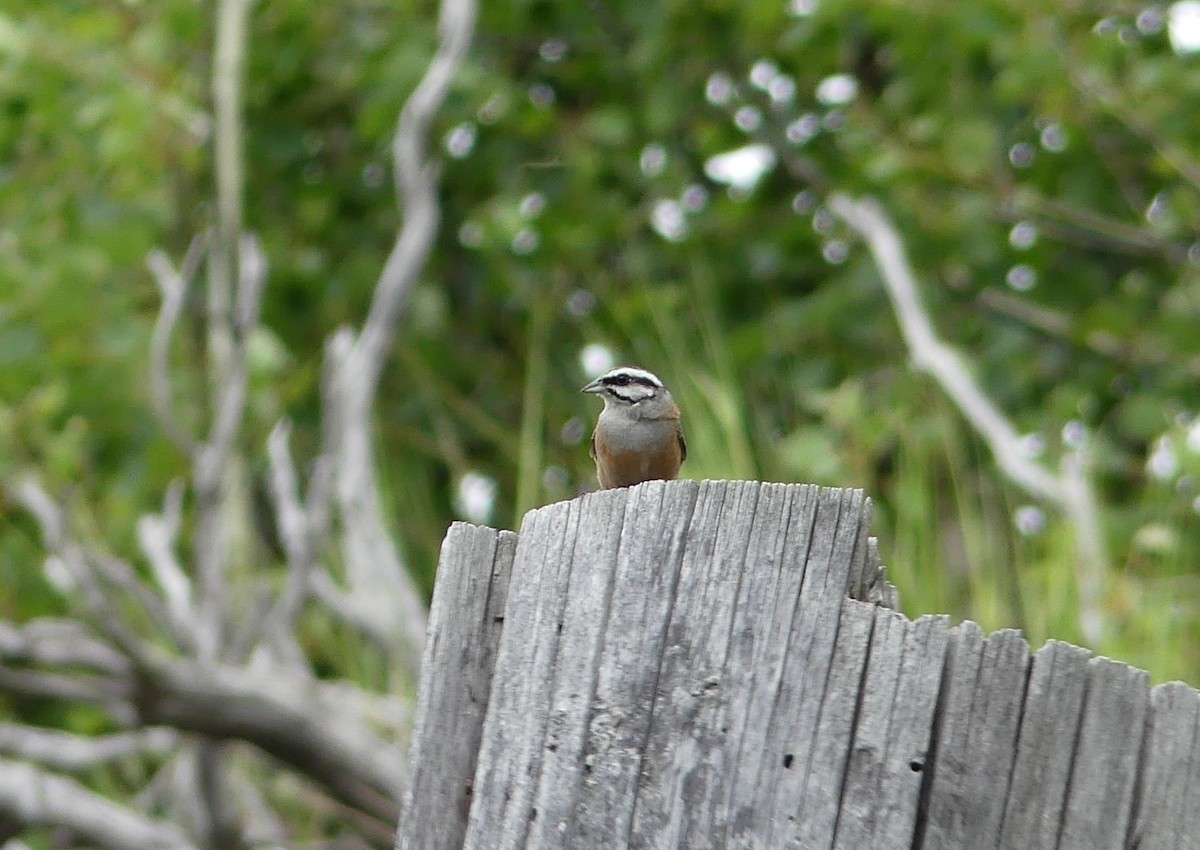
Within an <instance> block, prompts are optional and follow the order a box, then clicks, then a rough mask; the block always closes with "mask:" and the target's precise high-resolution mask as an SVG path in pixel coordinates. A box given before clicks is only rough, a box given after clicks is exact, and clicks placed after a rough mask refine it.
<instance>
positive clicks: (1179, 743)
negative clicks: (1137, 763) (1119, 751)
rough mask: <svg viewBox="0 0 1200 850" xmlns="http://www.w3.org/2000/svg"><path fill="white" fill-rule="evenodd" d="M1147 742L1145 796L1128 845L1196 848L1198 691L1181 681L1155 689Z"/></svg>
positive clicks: (1199, 814)
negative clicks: (1185, 837)
mask: <svg viewBox="0 0 1200 850" xmlns="http://www.w3.org/2000/svg"><path fill="white" fill-rule="evenodd" d="M1146 741H1147V747H1146V757H1145V763H1144V766H1143V788H1144V794H1143V795H1142V797H1141V800H1140V806H1139V808H1138V811H1137V814H1136V816H1135V820H1134V827H1133V829H1132V832H1131V834H1130V836H1129V841H1128V842H1127V846H1129V847H1137V848H1138V850H1176V848H1192V847H1200V805H1197V803H1196V792H1195V789H1197V788H1200V693H1198V692H1197V691H1196V690H1194V689H1193V688H1189V687H1188V686H1187V685H1185V684H1183V683H1182V682H1168V683H1167V684H1165V685H1159V686H1158V687H1156V688H1154V690H1152V691H1151V692H1150V719H1149V724H1148V728H1147V735H1146ZM1184 836H1188V838H1187V839H1186V840H1183V839H1184Z"/></svg>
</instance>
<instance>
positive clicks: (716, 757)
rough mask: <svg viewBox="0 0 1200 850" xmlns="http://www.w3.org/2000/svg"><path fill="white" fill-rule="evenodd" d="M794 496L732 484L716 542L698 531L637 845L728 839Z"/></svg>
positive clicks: (647, 767) (664, 680) (672, 630)
mask: <svg viewBox="0 0 1200 850" xmlns="http://www.w3.org/2000/svg"><path fill="white" fill-rule="evenodd" d="M786 502H787V492H786V490H785V489H784V488H783V487H779V486H771V485H761V486H760V485H758V484H757V483H753V484H750V485H749V486H747V483H746V482H734V483H730V485H729V486H728V488H727V491H726V494H725V499H724V504H723V507H722V511H721V514H720V517H719V522H718V525H717V526H716V529H715V537H714V538H713V540H712V542H711V548H710V546H709V545H707V544H708V541H707V540H703V539H702V540H697V538H696V536H694V535H693V536H692V537H690V538H689V545H688V548H687V551H686V552H685V554H684V559H683V567H682V569H681V571H680V576H679V587H678V590H677V592H676V604H675V606H674V608H673V609H672V611H671V622H670V625H669V626H668V628H667V643H666V647H665V651H664V654H663V659H662V668H661V671H660V674H659V683H658V689H657V695H656V698H655V713H654V716H653V718H652V719H651V724H650V731H649V735H648V736H647V739H646V748H645V758H644V761H643V764H644V769H643V774H642V782H641V784H640V786H639V788H638V793H637V801H636V806H635V809H634V818H633V825H632V831H631V833H630V846H632V847H688V848H695V850H702V848H710V847H714V846H720V843H721V832H723V829H724V823H725V822H726V821H727V820H728V817H729V815H728V811H727V808H726V805H727V802H726V798H727V794H728V785H729V784H730V782H731V781H732V779H733V771H732V763H733V760H734V757H735V755H736V752H735V747H734V746H733V745H734V743H735V742H736V741H738V738H739V736H741V735H744V734H746V730H745V721H744V718H745V715H746V703H747V701H748V699H749V693H750V690H751V687H750V683H749V677H750V676H751V675H752V672H753V670H752V658H753V655H754V651H755V642H756V640H757V638H758V634H757V631H758V629H757V628H756V627H757V626H758V625H759V623H760V622H761V621H762V620H764V619H765V616H766V612H768V611H769V610H770V609H771V608H772V607H773V595H774V593H773V592H774V589H775V583H776V579H777V577H778V570H779V554H780V553H779V552H778V551H777V549H778V547H779V543H780V541H779V540H778V537H779V536H780V535H779V534H778V531H779V529H781V527H782V526H783V524H784V522H783V509H784V507H785V505H786ZM697 516H698V518H699V517H700V516H702V515H701V514H698V515H697ZM698 544H699V545H698ZM767 550H770V551H767ZM772 564H774V567H773V568H772ZM756 731H757V730H756ZM751 734H755V733H754V732H752V733H751Z"/></svg>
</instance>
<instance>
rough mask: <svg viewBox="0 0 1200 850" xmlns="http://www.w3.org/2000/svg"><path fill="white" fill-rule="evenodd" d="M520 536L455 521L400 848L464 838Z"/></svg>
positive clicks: (433, 624)
mask: <svg viewBox="0 0 1200 850" xmlns="http://www.w3.org/2000/svg"><path fill="white" fill-rule="evenodd" d="M516 544H517V536H516V535H515V534H513V533H512V532H511V531H495V530H493V529H490V528H480V527H478V526H473V525H467V524H466V523H455V524H454V525H452V526H451V527H450V530H449V531H448V532H447V534H446V539H445V540H444V541H443V543H442V553H441V558H440V560H439V569H438V582H437V586H436V587H435V588H434V593H433V602H432V604H431V606H430V610H429V634H428V639H427V640H426V642H425V656H424V658H423V659H422V662H421V690H420V698H419V700H418V703H417V714H416V725H415V728H414V731H413V746H412V755H411V757H410V762H409V763H410V764H411V766H412V783H411V785H410V788H409V793H408V795H407V799H406V800H405V804H404V811H406V812H418V813H419V815H418V816H415V817H404V816H402V817H401V821H400V829H399V831H398V832H397V836H396V847H397V848H398V850H440V848H458V847H461V846H462V842H463V835H464V834H465V832H466V826H467V813H468V811H469V808H470V802H471V783H472V781H473V778H474V776H475V762H476V758H477V756H478V754H479V741H480V736H481V733H482V731H483V718H484V713H485V712H486V710H487V703H488V697H489V694H490V692H491V685H492V669H493V666H494V663H495V652H496V647H497V645H498V644H499V639H500V630H501V628H502V627H503V617H504V608H505V604H506V600H507V595H508V583H509V576H510V574H511V570H512V563H513V555H514V554H515V551H516Z"/></svg>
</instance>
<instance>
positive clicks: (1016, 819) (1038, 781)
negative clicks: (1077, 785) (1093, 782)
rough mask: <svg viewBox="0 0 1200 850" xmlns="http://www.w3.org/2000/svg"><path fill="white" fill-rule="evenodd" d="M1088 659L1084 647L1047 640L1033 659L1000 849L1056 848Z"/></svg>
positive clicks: (1085, 683) (1029, 849)
mask: <svg viewBox="0 0 1200 850" xmlns="http://www.w3.org/2000/svg"><path fill="white" fill-rule="evenodd" d="M1090 656H1091V653H1089V652H1088V651H1087V650H1086V649H1081V648H1079V647H1077V646H1071V645H1070V644H1067V643H1062V642H1060V641H1050V642H1049V643H1047V644H1046V645H1045V646H1044V647H1042V648H1041V649H1040V650H1038V652H1037V654H1036V655H1035V656H1034V657H1033V666H1032V668H1031V671H1030V676H1029V687H1028V690H1027V691H1026V695H1025V707H1024V710H1023V713H1022V717H1021V731H1020V733H1019V737H1018V740H1017V760H1016V762H1015V764H1014V765H1013V772H1012V781H1011V783H1010V788H1009V793H1008V800H1007V802H1006V804H1005V810H1004V825H1003V827H1002V829H1001V834H1000V846H1001V847H1004V848H1012V850H1054V848H1055V847H1057V845H1058V839H1059V834H1060V832H1061V827H1062V821H1063V814H1064V812H1065V809H1066V803H1067V792H1068V790H1069V787H1070V781H1071V766H1072V763H1073V760H1074V756H1075V744H1076V741H1077V739H1078V737H1079V727H1080V720H1081V717H1082V713H1083V703H1084V695H1085V691H1086V689H1087V683H1088V679H1089V671H1090V668H1089V666H1088V659H1089V657H1090Z"/></svg>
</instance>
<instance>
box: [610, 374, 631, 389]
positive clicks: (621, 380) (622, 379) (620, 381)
mask: <svg viewBox="0 0 1200 850" xmlns="http://www.w3.org/2000/svg"><path fill="white" fill-rule="evenodd" d="M612 382H613V383H614V384H616V385H617V386H618V387H627V386H629V376H628V375H616V376H615V377H613V379H612Z"/></svg>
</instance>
